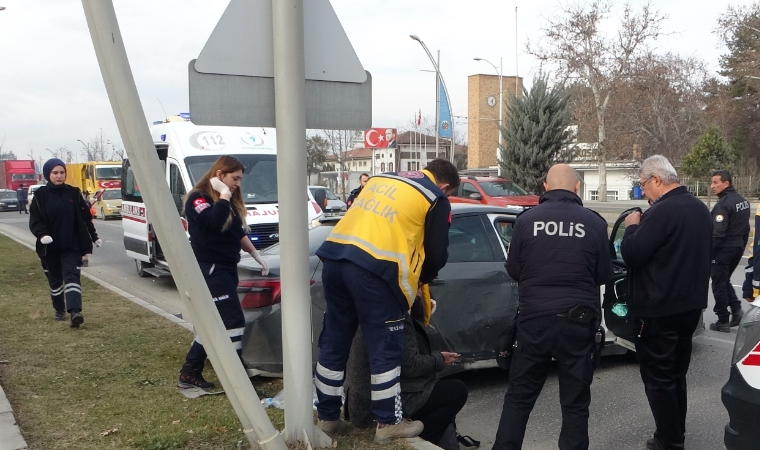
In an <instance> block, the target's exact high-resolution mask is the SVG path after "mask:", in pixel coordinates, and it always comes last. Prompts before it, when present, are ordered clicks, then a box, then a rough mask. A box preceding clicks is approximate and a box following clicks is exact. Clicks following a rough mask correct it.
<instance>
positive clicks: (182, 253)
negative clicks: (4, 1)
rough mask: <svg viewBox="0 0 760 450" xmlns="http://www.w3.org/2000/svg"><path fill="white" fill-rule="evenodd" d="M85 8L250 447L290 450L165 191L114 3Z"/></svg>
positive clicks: (170, 251) (174, 258) (109, 86)
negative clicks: (253, 382)
mask: <svg viewBox="0 0 760 450" xmlns="http://www.w3.org/2000/svg"><path fill="white" fill-rule="evenodd" d="M82 6H83V8H84V12H85V16H86V18H87V25H88V27H89V30H90V36H91V38H92V41H93V47H94V49H95V54H96V56H97V59H98V64H99V66H100V70H101V73H102V75H103V82H104V83H105V86H106V91H107V93H108V98H109V100H110V102H111V107H112V109H113V112H114V117H115V119H116V123H117V125H118V127H119V132H120V134H121V137H122V140H123V142H124V145H125V146H126V149H127V151H128V153H129V156H130V160H131V164H132V166H133V167H134V168H135V177H136V178H137V183H138V184H139V185H140V186H143V198H144V200H145V205H146V207H147V209H148V211H161V213H157V214H155V215H154V214H150V213H149V216H150V217H151V219H152V222H153V226H154V228H155V229H156V233H157V234H158V237H159V238H160V239H161V241H162V242H163V243H164V245H163V247H164V252H165V255H166V258H167V260H168V261H169V265H170V266H171V267H172V273H173V275H174V280H175V282H176V284H177V288H178V290H179V292H180V296H181V297H182V298H183V299H184V300H185V302H186V303H187V306H188V310H189V311H190V312H191V316H192V319H193V323H194V325H195V329H196V331H197V333H198V335H199V336H200V338H201V340H202V341H203V343H204V346H205V347H206V351H207V353H208V356H209V358H210V359H211V362H212V364H213V365H214V368H215V369H216V372H217V375H218V376H219V379H220V381H221V382H222V386H223V387H224V389H225V391H226V392H227V396H228V398H230V403H231V404H232V406H233V408H234V409H235V412H236V414H237V415H238V418H239V419H240V422H241V424H242V425H243V432H244V434H245V435H246V438H247V439H248V441H249V442H250V443H251V445H252V446H255V445H257V444H258V445H261V446H262V447H263V448H264V449H265V450H286V449H287V447H286V446H285V442H284V441H283V440H282V438H281V437H279V433H278V432H277V430H275V429H274V427H273V426H272V423H271V422H270V421H269V418H268V416H267V414H266V411H264V408H263V406H262V405H261V403H260V402H259V400H258V396H257V395H256V392H255V390H254V389H253V386H252V385H251V383H250V381H249V380H248V376H247V374H246V372H245V369H244V368H243V366H242V364H240V359H239V358H238V356H237V353H236V352H235V350H234V348H233V347H232V345H231V343H230V340H229V337H228V336H227V331H226V330H225V328H224V324H223V323H222V320H221V318H220V317H219V312H218V311H217V310H216V308H215V307H214V305H213V302H211V301H210V299H211V294H210V293H209V290H208V287H207V286H206V283H205V282H204V281H203V275H202V274H201V272H200V268H199V267H198V263H197V262H196V260H195V255H194V254H193V252H192V249H191V248H190V243H189V242H188V240H187V235H186V234H185V231H184V229H183V228H182V225H181V223H180V220H179V219H180V218H179V214H178V213H177V208H176V207H175V205H174V201H173V199H172V197H171V194H170V193H169V190H168V189H167V187H166V179H165V176H164V174H163V173H162V171H161V168H160V167H161V165H160V162H159V160H158V155H157V154H156V152H155V147H154V145H153V141H152V139H151V137H150V132H149V130H148V125H147V121H146V119H145V114H144V112H143V109H142V105H141V104H140V98H139V96H138V94H137V87H136V86H135V81H134V78H133V76H132V70H131V68H130V66H129V60H128V58H127V53H126V50H125V48H124V42H123V40H122V36H121V31H120V30H119V24H118V22H117V20H116V12H115V11H114V8H113V2H112V1H110V0H108V1H104V0H82Z"/></svg>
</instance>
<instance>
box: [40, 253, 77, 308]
mask: <svg viewBox="0 0 760 450" xmlns="http://www.w3.org/2000/svg"><path fill="white" fill-rule="evenodd" d="M46 247H47V250H46V252H45V256H43V257H42V258H41V259H40V261H41V262H42V270H43V272H45V277H46V278H47V280H48V285H49V286H50V298H51V299H52V300H53V308H54V309H55V310H56V312H66V311H69V312H70V311H71V310H73V309H78V310H80V311H81V310H82V285H81V282H80V271H81V264H82V255H80V252H78V251H71V250H63V251H62V250H57V249H54V248H51V246H50V245H47V246H46Z"/></svg>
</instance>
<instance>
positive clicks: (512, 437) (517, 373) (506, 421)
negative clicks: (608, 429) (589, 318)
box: [493, 315, 594, 450]
mask: <svg viewBox="0 0 760 450" xmlns="http://www.w3.org/2000/svg"><path fill="white" fill-rule="evenodd" d="M516 341H517V348H516V349H515V352H514V354H513V355H512V364H511V366H510V370H509V388H507V394H506V395H505V396H504V409H503V410H502V412H501V420H500V421H499V429H498V431H497V432H496V440H495V442H494V445H493V450H518V449H521V448H522V444H523V439H524V437H525V427H526V425H527V423H528V418H529V417H530V412H531V411H532V410H533V405H534V404H535V403H536V399H537V398H538V395H539V394H540V393H541V389H542V388H543V386H544V381H546V375H547V372H548V370H549V366H550V364H551V362H552V358H554V359H556V360H557V368H558V376H559V402H560V405H561V406H562V429H561V431H560V433H559V440H558V445H559V448H560V450H586V449H588V445H589V441H588V417H589V413H588V407H589V404H590V403H591V380H592V378H593V372H594V371H593V367H592V361H591V350H592V346H593V343H594V330H593V328H592V326H591V325H580V324H577V323H573V322H570V321H569V320H567V319H566V318H564V317H559V316H554V315H552V316H545V317H537V318H534V319H529V320H526V321H524V322H520V323H519V324H518V325H517V335H516Z"/></svg>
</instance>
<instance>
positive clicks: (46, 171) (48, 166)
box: [42, 158, 66, 181]
mask: <svg viewBox="0 0 760 450" xmlns="http://www.w3.org/2000/svg"><path fill="white" fill-rule="evenodd" d="M55 166H61V167H63V170H66V164H64V163H63V161H61V160H60V159H58V158H50V159H48V160H47V161H46V162H45V165H43V166H42V175H44V176H45V179H46V180H48V181H50V172H52V171H53V169H54V168H55Z"/></svg>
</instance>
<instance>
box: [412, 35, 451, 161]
mask: <svg viewBox="0 0 760 450" xmlns="http://www.w3.org/2000/svg"><path fill="white" fill-rule="evenodd" d="M409 37H410V38H412V39H414V40H415V41H417V42H419V43H420V45H421V46H422V48H423V49H424V50H425V53H427V55H428V58H430V62H431V63H433V68H434V69H435V155H436V157H437V156H438V151H439V148H440V146H439V140H440V139H439V134H440V133H439V131H438V130H439V127H440V125H441V123H440V122H441V119H440V113H441V88H440V86H439V85H438V83H441V85H442V86H443V92H444V94H446V99H447V100H448V103H449V111H451V97H450V96H449V90H448V89H446V83H444V82H443V77H442V76H441V69H440V58H441V52H440V50H439V51H438V61H436V60H435V59H433V55H432V54H431V53H430V50H428V48H427V45H425V43H424V42H422V39H420V38H419V36H417V35H416V34H410V35H409ZM451 135H452V137H451V150H450V155H449V160H450V161H452V162H453V161H454V137H453V136H454V130H453V128H452V130H451ZM425 162H426V163H427V155H425Z"/></svg>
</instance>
